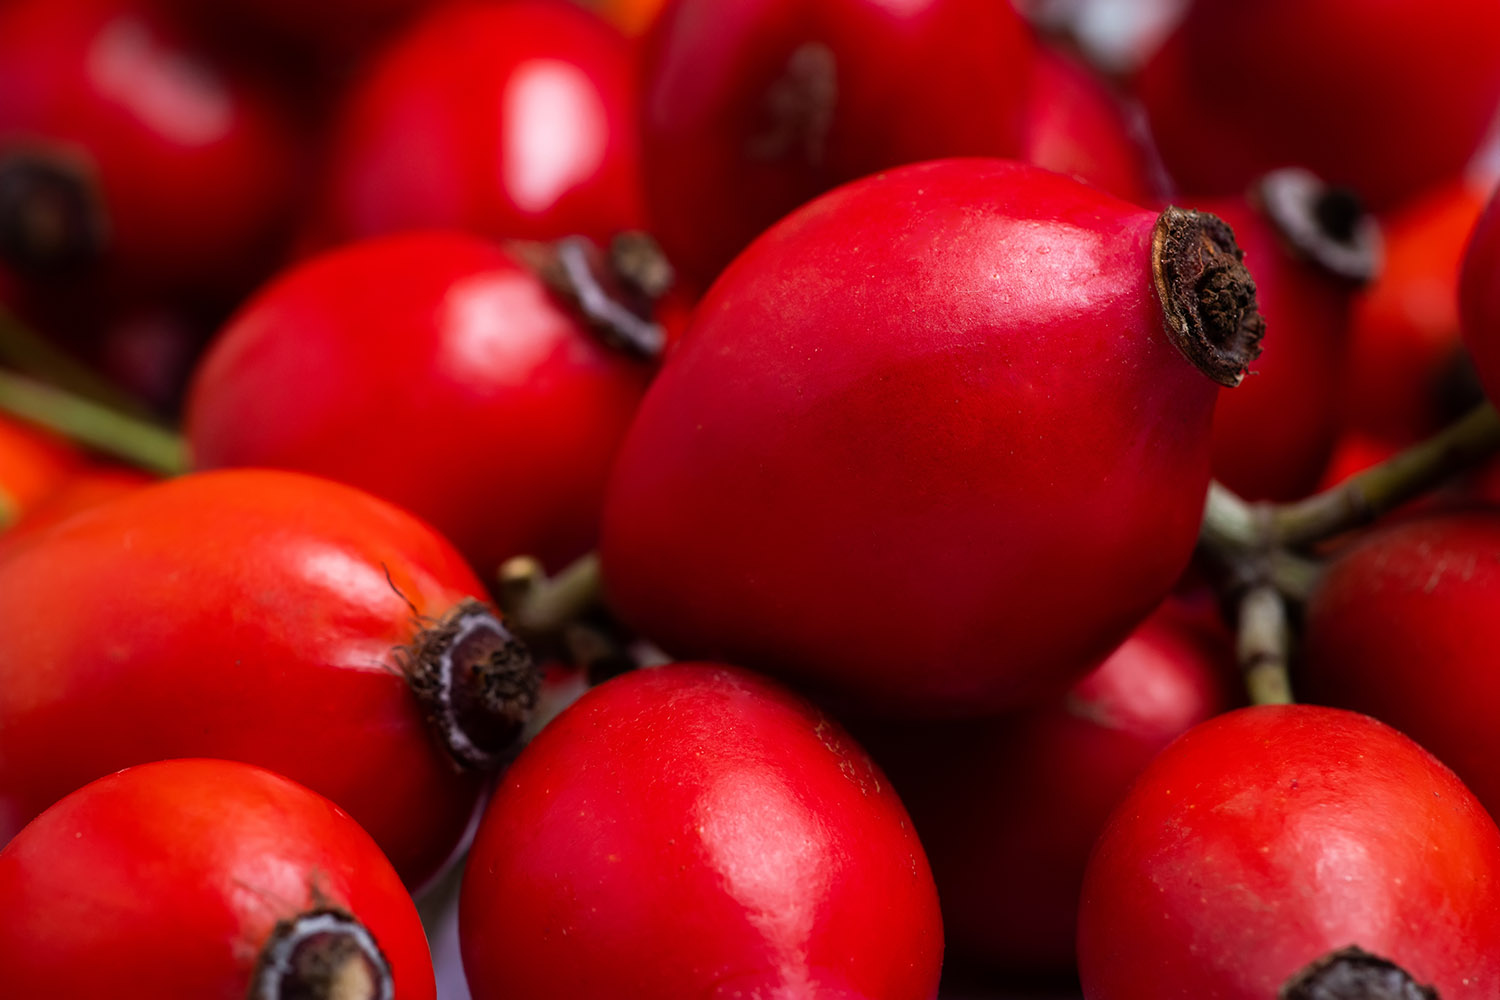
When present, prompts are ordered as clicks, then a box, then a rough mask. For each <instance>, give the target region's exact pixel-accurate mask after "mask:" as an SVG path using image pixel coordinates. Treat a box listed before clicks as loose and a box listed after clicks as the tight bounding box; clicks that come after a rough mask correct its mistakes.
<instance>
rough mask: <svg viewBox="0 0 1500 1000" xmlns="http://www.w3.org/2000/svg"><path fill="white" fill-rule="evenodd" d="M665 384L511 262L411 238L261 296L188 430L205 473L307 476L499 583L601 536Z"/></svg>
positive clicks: (326, 264) (364, 251)
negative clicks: (619, 481) (431, 538)
mask: <svg viewBox="0 0 1500 1000" xmlns="http://www.w3.org/2000/svg"><path fill="white" fill-rule="evenodd" d="M376 291H378V294H374V292H376ZM646 379H647V368H646V366H644V365H642V364H639V363H637V362H635V361H633V360H631V359H629V358H627V357H626V356H625V355H623V354H622V353H620V352H618V351H615V350H613V349H611V348H610V347H608V346H606V345H605V344H604V343H603V342H602V341H601V340H599V339H598V338H597V337H596V336H595V335H594V334H592V333H590V332H589V331H588V330H587V329H585V327H584V325H583V322H582V320H581V318H580V317H579V316H577V315H575V313H574V312H573V311H571V310H570V309H569V308H568V307H566V306H565V305H564V304H563V302H562V300H561V299H559V298H557V297H556V296H554V295H553V293H551V292H550V291H548V289H547V286H546V285H544V284H543V283H542V281H541V280H540V279H539V278H538V277H537V276H536V275H535V274H534V273H533V272H532V271H531V270H529V269H528V268H527V267H525V266H523V265H522V264H521V263H520V262H519V261H518V260H517V258H515V257H514V256H512V255H511V254H509V253H507V252H506V251H505V250H502V249H501V248H499V247H498V246H495V245H493V244H491V243H488V242H486V241H483V240H480V239H478V238H476V237H471V236H463V235H460V234H456V233H454V234H448V233H421V234H409V235H404V236H395V237H389V238H386V239H382V240H372V241H370V242H368V243H362V244H358V245H355V246H350V247H346V248H343V249H340V250H336V251H333V252H331V253H328V254H325V255H323V256H321V257H317V258H314V259H312V260H309V261H307V262H305V263H303V264H302V265H300V266H298V267H297V268H295V269H293V270H291V271H289V272H287V273H286V274H285V275H283V276H282V277H281V278H280V279H279V280H278V281H276V282H275V283H274V284H272V285H270V286H268V287H267V288H266V289H265V290H263V291H262V292H261V293H260V294H259V295H258V296H256V297H255V298H253V299H252V300H251V301H250V302H249V304H248V305H246V306H245V307H244V308H243V309H242V310H241V311H240V313H239V315H237V316H236V317H235V318H234V319H233V320H232V321H231V322H230V324H229V325H228V326H227V327H226V328H225V329H224V331H223V332H222V333H221V334H220V336H219V339H218V340H217V341H216V342H215V344H214V345H213V347H212V348H211V349H210V351H209V353H208V355H207V356H206V357H205V359H204V361H203V363H202V365H201V367H200V368H199V370H198V372H197V374H196V376H195V378H194V380H193V386H192V391H191V396H190V399H189V401H188V409H187V437H188V442H189V444H190V446H191V449H192V454H193V461H194V463H195V465H197V466H198V467H199V468H217V467H223V466H271V467H275V468H284V469H299V470H302V471H304V472H312V473H316V474H318V475H322V476H327V477H328V478H330V479H337V480H339V481H341V482H346V483H350V484H352V485H355V486H358V487H360V488H362V489H366V490H369V491H370V492H371V493H374V494H376V495H377V496H381V497H384V498H386V499H387V500H390V501H392V502H394V503H397V504H400V505H401V506H403V507H405V508H407V509H408V510H411V511H413V512H414V513H416V514H418V515H420V516H422V517H424V518H426V519H427V520H428V521H430V522H432V524H434V525H435V526H437V528H438V529H439V530H441V531H442V532H443V533H444V534H445V535H446V536H447V537H448V538H450V539H452V540H453V542H454V543H455V544H457V545H458V547H459V548H460V549H461V550H462V551H463V552H464V554H465V555H466V556H468V557H469V559H470V560H471V561H472V563H473V564H474V566H476V567H477V568H478V569H479V570H480V571H481V572H483V573H486V574H488V573H490V572H493V570H494V568H495V567H497V566H498V565H499V564H500V563H501V562H502V561H504V560H505V559H508V558H510V557H511V556H516V555H522V554H531V555H535V556H537V557H538V558H540V559H542V560H543V561H544V562H545V563H547V564H548V565H549V566H551V567H552V568H554V569H556V568H560V566H561V565H562V564H563V563H565V562H567V561H568V560H570V559H573V558H575V557H576V556H579V555H582V554H583V553H584V552H585V551H587V550H588V549H589V548H590V546H592V545H593V543H594V537H595V533H596V532H597V530H598V528H597V525H598V520H599V508H600V506H601V504H602V503H603V495H604V486H605V481H606V479H607V477H608V474H609V468H610V463H611V462H612V461H613V459H614V455H615V451H616V449H617V448H618V447H619V444H620V441H621V440H622V439H623V438H624V436H625V430H626V428H627V427H628V426H629V423H630V419H631V416H632V414H633V413H634V412H635V407H636V404H637V403H638V401H639V399H640V395H641V393H642V392H643V391H644V390H645V384H646Z"/></svg>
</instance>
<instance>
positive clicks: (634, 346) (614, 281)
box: [506, 232, 676, 361]
mask: <svg viewBox="0 0 1500 1000" xmlns="http://www.w3.org/2000/svg"><path fill="white" fill-rule="evenodd" d="M506 247H507V249H508V250H509V251H510V252H511V253H512V254H513V255H514V256H515V257H516V259H517V260H519V261H521V262H522V263H523V264H525V265H526V266H527V267H528V268H530V269H531V270H532V272H533V273H535V274H536V276H537V277H538V278H540V279H541V281H542V283H543V284H545V285H546V286H547V287H548V289H550V290H551V291H552V293H553V294H554V295H557V296H559V297H560V298H561V299H562V300H563V301H564V302H566V303H567V304H568V305H569V306H570V307H572V308H573V309H574V310H575V311H576V312H577V313H578V315H579V316H580V317H581V318H582V320H583V321H584V323H585V324H587V326H588V327H589V329H590V330H592V331H593V332H594V334H595V335H597V336H598V337H600V338H601V339H603V340H604V342H605V343H607V344H609V345H610V346H611V347H613V348H615V349H616V350H620V351H624V352H625V353H626V354H629V355H631V356H633V357H635V358H639V359H640V360H643V361H654V360H656V359H657V358H658V357H659V356H660V355H661V352H662V350H663V349H664V348H665V347H666V343H667V334H666V331H665V330H663V329H662V328H661V326H660V325H659V324H657V323H656V322H655V321H654V320H653V319H652V318H651V317H652V313H653V311H654V307H655V305H656V301H657V300H658V299H660V298H661V297H662V296H663V295H665V294H666V293H667V291H668V289H670V288H671V287H672V284H673V283H674V281H675V280H676V276H675V275H674V274H673V271H672V267H671V265H670V264H669V263H668V262H667V258H666V255H665V254H663V253H662V252H661V248H660V247H658V246H657V245H656V242H655V241H654V240H652V239H651V237H650V236H647V235H646V234H645V233H634V232H632V233H623V234H621V235H619V236H617V237H615V239H614V241H613V242H612V243H611V245H610V248H609V250H608V252H605V251H601V250H600V249H599V248H598V247H597V246H595V245H594V243H593V241H592V240H588V239H585V238H584V237H582V236H570V237H568V238H567V239H565V240H558V241H557V242H556V243H536V242H528V241H525V240H512V241H510V242H509V243H507V244H506Z"/></svg>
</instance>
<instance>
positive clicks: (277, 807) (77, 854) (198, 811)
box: [0, 760, 433, 1000]
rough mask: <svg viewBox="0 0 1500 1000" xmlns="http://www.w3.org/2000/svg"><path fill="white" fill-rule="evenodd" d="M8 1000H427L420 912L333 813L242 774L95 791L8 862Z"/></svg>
mask: <svg viewBox="0 0 1500 1000" xmlns="http://www.w3.org/2000/svg"><path fill="white" fill-rule="evenodd" d="M0 899H4V900H5V906H4V908H3V909H0V983H4V984H5V989H6V994H7V995H8V996H14V997H80V998H81V997H92V996H97V997H105V996H108V997H118V998H119V1000H205V998H209V997H214V998H218V997H224V998H226V1000H227V998H249V1000H297V998H315V997H323V998H330V1000H331V998H338V1000H431V998H432V996H433V976H432V961H431V959H430V958H428V956H427V941H426V939H425V937H424V936H423V934H422V924H421V922H420V920H419V919H418V918H417V911H416V907H415V906H413V905H412V901H411V897H410V896H409V895H407V892H406V889H405V888H404V887H403V886H402V884H401V880H400V879H399V878H397V877H396V873H395V871H393V870H392V869H391V865H390V862H389V861H387V860H386V859H385V857H384V856H383V855H381V853H380V850H379V848H377V847H376V846H375V842H374V841H372V840H371V839H370V836H369V834H367V833H365V832H364V831H363V830H361V829H360V828H359V826H358V825H356V824H355V822H354V821H353V820H352V819H350V818H349V816H348V814H346V813H345V812H343V811H342V810H341V809H339V808H338V807H337V806H335V805H334V804H333V803H331V802H329V801H328V800H327V799H325V798H323V797H322V796H319V795H315V794H314V793H312V792H310V791H308V790H307V789H306V788H303V787H302V786H301V785H298V784H295V783H293V782H291V781H288V780H287V779H285V778H283V777H281V776H279V775H276V774H272V773H271V772H269V771H263V770H261V769H260V768H258V767H251V766H249V765H247V764H237V763H231V762H228V761H221V760H172V761H165V762H161V763H154V764H143V765H141V766H140V767H132V768H129V769H127V770H124V771H121V772H119V773H118V774H113V775H110V776H109V777H106V778H101V779H99V780H98V781H95V782H94V783H92V784H90V785H87V786H85V787H84V788H82V789H80V790H78V791H76V792H74V793H72V794H71V795H69V796H68V797H67V798H65V799H63V800H62V801H61V802H59V803H58V804H57V805H55V806H53V807H52V808H51V809H48V810H47V811H46V812H45V813H43V814H42V815H41V816H40V817H38V818H37V819H36V820H34V821H33V822H32V823H31V824H30V825H29V826H27V827H26V829H25V830H23V831H22V832H21V833H20V835H19V836H17V837H16V838H15V839H14V840H12V841H11V842H10V844H9V845H8V846H6V848H5V849H4V850H0Z"/></svg>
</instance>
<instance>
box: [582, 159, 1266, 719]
mask: <svg viewBox="0 0 1500 1000" xmlns="http://www.w3.org/2000/svg"><path fill="white" fill-rule="evenodd" d="M1153 260H1154V261H1155V265H1156V266H1155V271H1154V272H1153ZM1153 273H1154V274H1155V275H1156V277H1155V278H1153ZM1253 288H1254V286H1253V284H1252V283H1251V282H1250V280H1249V277H1248V274H1247V272H1246V271H1245V270H1244V267H1243V265H1242V264H1241V263H1240V261H1239V256H1238V252H1237V250H1236V249H1235V247H1234V244H1233V240H1232V236H1231V234H1230V233H1229V231H1228V229H1227V227H1224V226H1223V224H1222V223H1220V222H1219V221H1218V220H1216V219H1213V218H1212V217H1210V216H1203V215H1198V214H1195V213H1187V212H1182V211H1179V210H1171V211H1168V212H1167V213H1164V214H1163V215H1161V216H1158V215H1157V214H1156V213H1154V212H1151V211H1147V210H1145V209H1141V208H1137V207H1135V206H1132V205H1128V204H1126V203H1124V202H1121V201H1117V200H1115V199H1114V198H1112V197H1110V196H1109V195H1106V194H1104V193H1102V192H1100V191H1098V190H1096V189H1094V188H1090V187H1088V186H1087V185H1084V184H1081V183H1079V182H1077V181H1074V180H1071V179H1068V178H1065V177H1062V176H1060V175H1058V174H1054V173H1051V172H1049V171H1044V170H1041V169H1038V168H1035V167H1030V166H1027V165H1024V164H1016V163H1006V162H1002V161H984V160H949V161H941V162H936V163H929V164H923V165H918V166H912V167H906V168H902V169H899V170H893V171H891V172H889V173H886V174H882V175H879V176H877V177H874V178H870V179H868V180H865V181H861V182H857V183H855V184H852V185H849V186H847V187H845V188H843V189H841V190H839V191H836V192H833V193H832V194H829V195H827V196H825V197H824V198H822V199H819V200H818V201H816V202H814V203H813V204H812V205H810V206H807V207H806V208H804V209H803V210H801V211H799V212H797V213H795V214H794V215H792V216H790V217H789V218H788V219H786V220H785V221H783V222H782V223H781V224H780V225H778V226H777V227H776V228H775V229H773V230H771V231H770V232H769V233H767V234H766V235H765V236H763V237H762V238H761V239H760V240H758V241H757V242H756V243H755V244H754V245H753V246H752V247H751V248H750V249H749V250H747V251H746V252H745V254H743V255H742V256H741V257H740V258H739V259H738V260H737V261H736V262H735V264H734V265H733V266H732V267H731V268H730V270H729V271H728V272H726V273H725V275H724V276H723V278H722V279H721V280H720V281H719V282H718V283H717V284H716V285H715V286H714V288H713V289H712V291H711V292H710V293H709V295H708V296H707V297H706V298H705V299H704V300H703V302H702V303H701V304H700V306H699V308H698V310H697V312H696V314H695V316H694V320H693V324H692V326H691V327H690V329H689V330H688V331H687V332H686V333H685V334H684V336H683V338H682V340H681V341H680V342H679V344H678V345H677V348H676V350H674V351H673V353H672V354H671V355H670V356H669V357H668V359H667V362H666V364H665V365H664V367H663V369H662V371H661V373H660V375H659V376H658V378H657V380H656V382H655V383H654V385H653V386H652V388H651V390H650V392H649V393H648V394H647V398H646V401H645V403H644V404H643V406H642V408H641V411H640V413H639V414H638V416H637V419H636V421H635V423H634V424H633V425H632V428H631V431H630V434H629V436H628V437H627V439H626V443H625V446H624V448H623V450H622V451H621V454H620V459H619V461H618V462H617V464H616V466H615V471H614V476H613V479H612V480H611V485H610V489H609V494H608V497H607V500H606V505H605V512H604V524H603V532H602V543H601V555H602V565H603V572H604V582H605V587H606V590H607V592H608V595H609V598H610V601H611V603H612V606H614V607H615V608H616V609H617V610H618V611H619V613H620V614H621V615H622V616H623V617H624V618H625V619H626V620H627V621H628V622H630V623H631V624H633V625H634V626H636V627H637V628H638V629H639V630H640V631H641V632H642V633H644V634H645V635H647V636H649V637H650V638H652V639H654V640H655V641H657V642H659V643H661V644H662V646H663V647H664V648H665V649H667V650H668V651H669V652H671V653H675V654H678V655H683V656H713V657H717V658H721V659H724V660H726V661H728V662H733V663H740V664H744V665H746V666H750V667H753V668H757V669H763V670H766V671H769V672H775V673H778V674H780V675H781V676H784V677H788V678H792V679H794V680H796V681H797V682H798V683H800V684H806V685H810V686H813V687H816V688H818V689H821V690H824V691H827V692H832V693H835V694H837V695H838V696H840V697H843V698H848V699H851V700H855V701H859V702H863V703H865V704H866V705H867V706H870V707H876V708H879V709H882V710H889V711H897V712H901V713H912V712H917V713H929V714H930V713H945V714H952V713H965V714H970V715H974V714H982V713H985V712H989V711H995V710H999V709H1002V708H1005V707H1011V706H1016V705H1020V704H1025V703H1028V702H1035V701H1039V700H1044V699H1045V698H1047V697H1050V696H1052V695H1058V694H1061V693H1062V692H1063V691H1064V690H1065V689H1066V688H1067V686H1068V685H1070V684H1071V683H1073V682H1074V681H1076V680H1078V679H1079V678H1080V677H1082V675H1083V674H1085V673H1087V672H1088V670H1089V669H1090V668H1092V667H1093V666H1096V665H1097V664H1098V663H1099V662H1100V661H1101V660H1102V659H1103V658H1104V657H1105V656H1106V655H1107V654H1108V653H1109V652H1110V650H1112V649H1113V648H1114V647H1115V646H1117V645H1118V644H1119V643H1120V642H1121V641H1123V640H1124V638H1125V636H1126V635H1128V634H1129V632H1130V630H1131V629H1133V628H1134V627H1135V626H1136V625H1138V624H1139V623H1140V622H1141V621H1142V620H1143V619H1144V618H1145V617H1146V616H1147V615H1148V614H1149V613H1150V612H1151V611H1152V609H1154V608H1155V607H1156V605H1158V604H1159V603H1160V602H1161V600H1162V599H1163V598H1164V597H1165V596H1166V594H1167V592H1168V591H1169V590H1170V589H1171V587H1172V584H1173V583H1174V582H1175V581H1176V579H1177V578H1178V576H1179V575H1180V574H1181V572H1182V570H1183V568H1184V567H1185V565H1186V563H1187V561H1188V557H1189V555H1190V553H1191V550H1192V548H1193V544H1194V541H1195V539H1196V537H1197V531H1198V523H1199V520H1200V518H1201V515H1202V505H1203V498H1204V493H1205V490H1206V488H1207V484H1208V462H1209V444H1210V431H1211V420H1212V412H1213V407H1214V402H1215V397H1216V395H1217V393H1218V389H1219V387H1220V385H1221V384H1232V383H1234V382H1236V381H1238V379H1239V378H1240V376H1241V374H1242V373H1243V371H1244V367H1245V365H1246V364H1248V362H1249V361H1250V360H1251V359H1252V358H1253V357H1254V355H1255V352H1256V350H1257V348H1256V344H1257V342H1258V340H1259V336H1260V333H1261V328H1262V325H1261V320H1260V317H1259V315H1258V313H1257V312H1256V310H1255V305H1254V291H1253ZM1200 292H1203V293H1204V294H1206V297H1205V298H1203V299H1201V300H1200V297H1199V295H1200ZM1174 338H1175V339H1176V343H1180V344H1182V347H1179V346H1176V343H1174ZM1184 351H1187V352H1189V353H1188V355H1186V356H1185V354H1184ZM1189 357H1192V358H1194V359H1196V360H1194V361H1190V360H1189ZM1200 365H1201V366H1202V367H1201V368H1200V367H1199V366H1200ZM1205 372H1211V373H1212V377H1207V376H1206V375H1205ZM1216 379H1217V381H1216Z"/></svg>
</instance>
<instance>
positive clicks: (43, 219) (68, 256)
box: [0, 150, 109, 275]
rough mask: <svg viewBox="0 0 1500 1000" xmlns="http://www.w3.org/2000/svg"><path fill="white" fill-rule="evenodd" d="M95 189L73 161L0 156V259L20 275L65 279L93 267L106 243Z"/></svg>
mask: <svg viewBox="0 0 1500 1000" xmlns="http://www.w3.org/2000/svg"><path fill="white" fill-rule="evenodd" d="M108 229H109V227H108V224H107V220H106V217H105V212H104V203H103V201H102V199H101V198H100V196H99V188H98V185H97V184H96V183H95V181H94V179H93V178H92V177H91V176H90V172H89V170H88V169H87V168H86V167H85V166H84V164H82V163H81V162H78V160H77V158H76V157H68V156H64V155H60V154H55V153H50V152H44V151H36V150H14V151H11V152H9V153H5V154H0V260H3V261H4V262H5V263H7V264H9V265H10V266H11V267H13V268H15V269H16V270H17V271H20V272H21V273H23V274H43V275H52V274H68V273H72V272H76V271H79V270H82V269H84V268H87V267H89V266H90V265H92V264H94V263H95V262H96V261H98V259H99V258H100V256H102V255H103V253H104V249H105V245H106V243H107V242H108Z"/></svg>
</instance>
